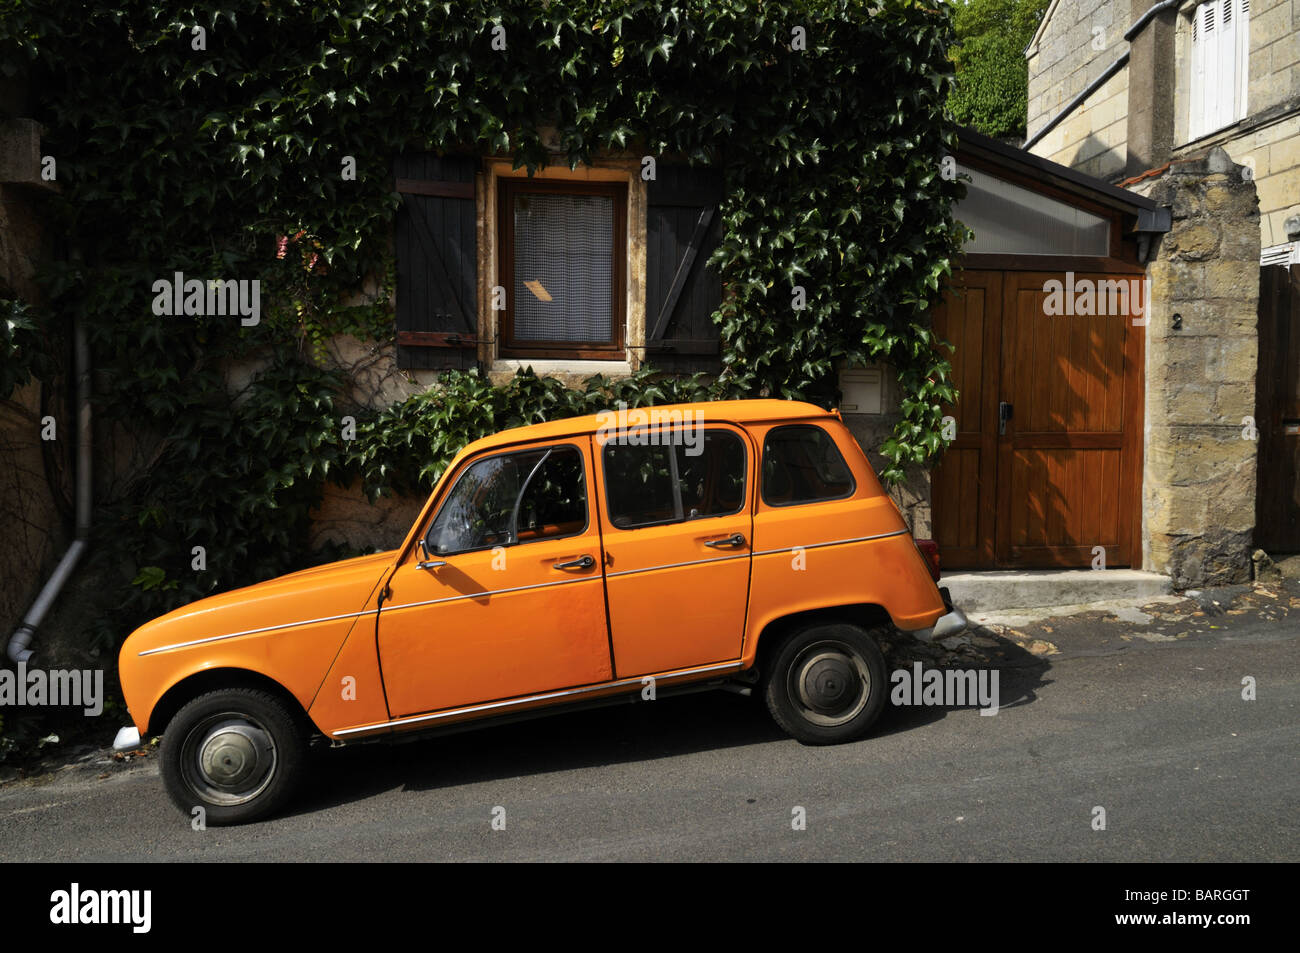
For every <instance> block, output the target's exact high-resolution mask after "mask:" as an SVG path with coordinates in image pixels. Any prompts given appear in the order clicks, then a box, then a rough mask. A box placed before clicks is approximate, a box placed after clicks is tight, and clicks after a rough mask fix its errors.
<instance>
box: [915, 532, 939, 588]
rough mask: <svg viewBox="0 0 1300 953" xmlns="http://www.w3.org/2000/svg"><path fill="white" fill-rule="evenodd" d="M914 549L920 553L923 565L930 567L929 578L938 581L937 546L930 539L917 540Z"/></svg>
mask: <svg viewBox="0 0 1300 953" xmlns="http://www.w3.org/2000/svg"><path fill="white" fill-rule="evenodd" d="M916 548H917V549H918V550H919V551H920V553H921V557H922V558H923V559H924V560H925V564H926V565H927V566H929V567H930V578H931V579H933V580H934V581H935V582H938V581H939V544H938V543H936V542H935V541H934V540H932V539H918V540H917V541H916Z"/></svg>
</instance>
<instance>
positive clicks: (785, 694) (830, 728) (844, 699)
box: [764, 623, 888, 745]
mask: <svg viewBox="0 0 1300 953" xmlns="http://www.w3.org/2000/svg"><path fill="white" fill-rule="evenodd" d="M765 679H766V685H765V689H764V697H765V699H766V701H767V707H768V711H770V712H771V713H772V718H773V719H774V720H775V721H776V723H777V724H778V725H780V726H781V728H782V729H784V731H785V732H786V733H787V734H788V735H790V736H791V737H792V738H795V739H797V740H798V741H801V742H803V743H804V744H808V745H831V744H839V743H840V742H844V741H851V740H853V739H854V738H858V737H860V736H862V735H863V734H864V733H865V732H866V731H867V729H868V728H870V727H871V725H872V724H873V723H874V722H875V720H876V718H878V717H879V715H880V712H881V710H882V709H883V708H884V704H885V695H886V694H887V691H888V688H887V682H888V678H887V675H886V672H885V657H884V655H882V654H881V651H880V647H879V646H878V645H877V644H876V640H875V639H874V638H873V637H872V635H871V633H869V632H867V631H865V630H863V629H861V628H858V627H857V626H855V625H849V624H847V623H829V624H822V625H813V626H809V627H808V628H805V629H800V630H798V631H796V632H794V633H793V634H792V635H790V636H789V637H788V638H787V639H786V640H785V642H783V643H782V644H781V646H780V648H779V649H777V651H776V654H775V656H774V657H773V658H772V660H771V666H770V668H769V669H768V672H767V674H766V676H765Z"/></svg>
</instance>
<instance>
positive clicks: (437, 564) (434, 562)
mask: <svg viewBox="0 0 1300 953" xmlns="http://www.w3.org/2000/svg"><path fill="white" fill-rule="evenodd" d="M445 565H447V560H445V559H426V560H425V561H424V562H421V563H416V564H415V568H416V569H425V570H428V571H430V572H432V571H433V570H435V569H440V568H442V567H443V566H445Z"/></svg>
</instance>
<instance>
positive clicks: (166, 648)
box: [140, 575, 601, 656]
mask: <svg viewBox="0 0 1300 953" xmlns="http://www.w3.org/2000/svg"><path fill="white" fill-rule="evenodd" d="M599 578H601V577H600V576H598V575H592V576H581V577H579V578H577V579H557V580H555V581H554V582H540V583H535V584H534V585H531V586H516V587H514V588H513V589H491V590H488V591H487V592H474V593H470V594H469V595H463V596H449V597H447V598H445V599H430V600H428V601H426V602H408V603H404V604H403V605H400V606H384V608H383V610H382V611H384V612H388V611H390V610H392V609H413V608H416V607H418V606H432V605H437V604H438V603H440V602H456V601H457V600H460V599H479V598H481V597H483V596H499V595H502V594H504V593H507V592H523V591H524V590H525V589H542V588H544V587H546V586H567V585H569V584H571V583H575V582H588V581H590V580H592V579H599ZM375 611H376V610H374V609H366V610H363V611H361V612H346V613H344V614H343V615H331V616H324V617H322V618H319V619H304V620H302V621H300V622H284V623H282V624H280V625H267V626H263V627H261V628H260V629H247V630H245V631H243V632H227V633H226V634H225V635H210V636H208V637H207V638H203V639H193V640H191V641H189V642H176V643H174V644H172V645H160V646H159V647H158V648H156V649H146V650H145V651H143V652H141V653H140V655H142V656H143V655H155V654H157V653H159V652H170V651H172V650H173V649H187V648H190V647H191V646H194V645H204V644H205V643H208V642H220V641H222V640H223V639H237V638H239V637H241V636H244V635H258V634H260V633H262V632H275V631H276V630H278V629H293V628H297V627H298V626H303V625H316V624H317V623H319V622H337V621H338V620H339V619H353V618H355V619H360V618H363V617H365V616H368V615H374V614H375Z"/></svg>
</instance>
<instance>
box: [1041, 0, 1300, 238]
mask: <svg viewBox="0 0 1300 953" xmlns="http://www.w3.org/2000/svg"><path fill="white" fill-rule="evenodd" d="M1152 11H1155V12H1154V13H1153V12H1152ZM1025 57H1026V60H1027V61H1028V65H1029V111H1028V126H1027V131H1028V140H1027V142H1026V148H1028V149H1029V150H1030V151H1032V152H1034V153H1035V154H1036V155H1041V156H1045V157H1047V158H1049V159H1052V160H1053V161H1055V162H1059V163H1061V164H1062V165H1066V166H1069V167H1071V168H1074V169H1079V170H1080V171H1083V172H1087V173H1088V174H1090V175H1094V176H1097V177H1098V178H1101V179H1105V180H1107V181H1110V182H1121V181H1123V180H1126V179H1130V178H1134V177H1136V176H1140V175H1141V174H1143V173H1144V172H1147V171H1148V170H1152V169H1157V168H1159V167H1161V166H1163V165H1164V164H1166V163H1168V162H1170V161H1171V160H1175V161H1176V160H1178V159H1183V158H1187V157H1189V156H1194V155H1202V154H1204V153H1206V152H1208V151H1209V150H1210V149H1211V148H1213V147H1215V146H1219V147H1221V148H1223V149H1224V150H1225V151H1226V152H1227V153H1228V155H1229V156H1230V157H1231V158H1232V160H1233V161H1234V162H1236V163H1238V164H1239V165H1242V166H1244V167H1245V168H1246V169H1247V170H1248V171H1247V172H1246V174H1247V175H1249V176H1251V177H1253V178H1254V180H1255V184H1256V189H1257V191H1258V193H1259V206H1260V243H1261V253H1262V255H1263V256H1264V258H1265V259H1266V260H1274V259H1282V260H1285V258H1286V256H1287V255H1288V254H1292V255H1293V258H1292V260H1300V256H1296V255H1295V254H1294V250H1295V249H1296V247H1297V246H1296V245H1295V243H1296V242H1297V240H1300V0H1180V2H1153V3H1149V4H1148V3H1141V2H1132V0H1054V2H1053V3H1052V4H1051V6H1050V7H1048V9H1047V12H1046V13H1045V14H1044V16H1043V20H1042V22H1041V23H1040V24H1039V28H1038V31H1037V33H1036V34H1035V35H1034V38H1033V40H1032V41H1031V43H1030V44H1029V47H1028V48H1027V49H1026V50H1025ZM1076 100H1078V101H1077V102H1075V101H1076ZM1071 107H1073V108H1071Z"/></svg>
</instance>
